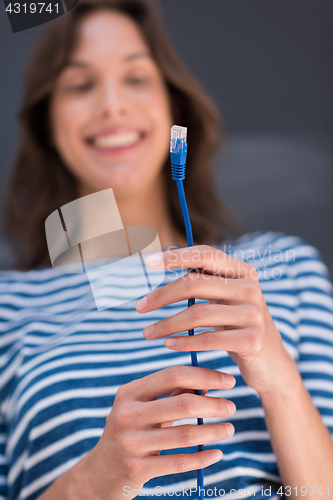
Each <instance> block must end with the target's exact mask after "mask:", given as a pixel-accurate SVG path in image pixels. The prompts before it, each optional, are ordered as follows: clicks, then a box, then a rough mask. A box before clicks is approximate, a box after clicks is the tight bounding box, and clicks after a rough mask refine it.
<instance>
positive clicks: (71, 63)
mask: <svg viewBox="0 0 333 500" xmlns="http://www.w3.org/2000/svg"><path fill="white" fill-rule="evenodd" d="M141 57H149V58H151V55H150V54H149V52H135V53H134V54H129V55H128V56H126V57H124V59H123V60H124V62H130V61H134V60H135V59H140V58H141ZM89 66H90V65H89V64H88V63H85V62H83V61H69V62H68V63H67V64H66V65H65V66H64V69H65V68H89Z"/></svg>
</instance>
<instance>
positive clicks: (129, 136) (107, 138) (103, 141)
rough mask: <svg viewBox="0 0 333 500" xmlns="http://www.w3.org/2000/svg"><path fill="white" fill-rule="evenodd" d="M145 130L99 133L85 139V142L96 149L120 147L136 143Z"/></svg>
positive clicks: (143, 135)
mask: <svg viewBox="0 0 333 500" xmlns="http://www.w3.org/2000/svg"><path fill="white" fill-rule="evenodd" d="M145 135H146V134H145V132H123V133H119V134H109V135H100V136H98V137H90V138H87V139H86V143H87V144H89V145H90V146H94V147H95V148H98V149H120V148H127V147H130V146H134V145H136V144H138V143H139V142H140V141H141V140H142V139H143V138H144V137H145Z"/></svg>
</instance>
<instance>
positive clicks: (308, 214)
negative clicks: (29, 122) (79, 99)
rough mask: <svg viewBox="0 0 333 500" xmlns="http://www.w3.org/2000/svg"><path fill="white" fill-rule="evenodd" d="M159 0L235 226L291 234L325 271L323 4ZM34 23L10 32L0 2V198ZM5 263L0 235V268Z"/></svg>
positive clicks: (329, 72)
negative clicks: (200, 92)
mask: <svg viewBox="0 0 333 500" xmlns="http://www.w3.org/2000/svg"><path fill="white" fill-rule="evenodd" d="M159 3H160V5H161V7H162V10H163V12H164V15H165V20H166V23H167V26H168V29H169V33H170V35H171V38H172V39H173V42H174V44H175V46H176V48H177V49H178V51H179V52H180V54H181V56H182V57H183V59H184V60H185V62H186V63H187V64H188V66H189V67H190V68H191V69H192V71H193V72H194V73H195V74H196V75H197V77H198V78H199V79H200V80H201V81H202V83H203V84H204V85H205V87H206V88H207V90H208V92H209V93H210V95H211V96H212V97H213V99H214V100H215V101H216V103H217V104H218V106H219V107H220V109H221V111H222V113H223V115H224V119H225V124H226V128H227V142H226V146H225V149H224V151H223V153H221V154H220V155H219V157H218V158H217V159H216V162H215V172H214V175H215V178H216V181H217V184H218V187H219V190H220V193H221V196H222V198H223V199H224V200H225V201H226V202H227V203H228V204H229V205H230V206H231V207H232V208H233V209H234V210H235V211H236V212H237V213H238V214H239V220H240V223H241V225H242V229H243V232H249V231H256V230H273V231H283V232H285V233H287V234H293V235H298V236H301V237H302V238H304V239H305V240H306V241H307V242H308V243H310V244H312V245H314V246H315V247H316V248H318V250H319V251H320V252H321V255H322V257H323V259H324V261H325V263H326V264H327V266H328V267H329V269H330V272H331V276H333V250H332V247H333V228H332V219H333V197H332V194H331V193H332V188H333V149H332V143H333V141H332V135H333V57H332V56H333V2H332V0H320V2H318V0H270V1H267V0H250V1H249V0H159ZM42 29H43V26H41V27H38V28H33V29H29V30H26V31H22V32H19V33H15V34H13V33H12V32H11V29H10V24H9V21H8V19H7V17H6V12H5V8H4V6H3V4H2V3H1V5H0V68H1V69H0V72H1V73H0V74H1V77H0V110H1V115H0V149H1V156H0V176H1V200H3V195H4V190H5V179H6V173H7V171H8V164H9V162H10V160H11V158H12V155H13V153H14V151H15V147H16V144H17V140H18V127H17V122H16V113H17V109H18V105H19V102H20V97H21V91H22V73H23V70H24V67H25V64H26V60H27V58H28V56H29V53H30V49H31V47H32V45H33V44H34V42H35V40H36V38H37V37H38V35H39V33H40V32H41V31H42ZM0 215H2V207H1V213H0ZM10 261H11V254H10V251H9V249H8V247H7V245H6V243H5V241H4V238H3V236H2V232H1V231H0V268H5V267H6V266H10Z"/></svg>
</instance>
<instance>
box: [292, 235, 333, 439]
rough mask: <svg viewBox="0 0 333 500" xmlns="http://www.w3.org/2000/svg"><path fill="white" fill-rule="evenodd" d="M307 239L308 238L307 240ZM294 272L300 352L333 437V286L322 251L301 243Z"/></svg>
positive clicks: (305, 379)
mask: <svg viewBox="0 0 333 500" xmlns="http://www.w3.org/2000/svg"><path fill="white" fill-rule="evenodd" d="M303 243H304V242H303ZM291 272H292V274H293V277H294V279H295V280H296V287H297V295H298V299H299V300H298V307H297V311H296V315H297V316H298V333H299V337H298V338H299V340H298V353H299V358H298V360H296V363H297V366H298V370H299V372H300V374H301V376H302V379H303V382H304V385H305V387H306V389H307V390H308V391H309V393H310V396H311V399H312V402H313V404H314V405H315V406H316V407H317V409H318V411H319V412H320V414H321V417H322V421H323V422H324V424H325V425H326V427H327V428H328V429H329V431H330V433H331V435H332V438H333V286H332V282H331V277H330V274H329V271H328V268H327V266H326V265H325V263H324V262H323V259H322V257H321V254H320V252H318V250H317V249H316V248H314V247H312V246H311V245H308V244H305V243H304V244H303V245H302V244H301V245H300V246H299V247H298V248H297V249H296V250H295V258H294V262H293V265H292V266H291Z"/></svg>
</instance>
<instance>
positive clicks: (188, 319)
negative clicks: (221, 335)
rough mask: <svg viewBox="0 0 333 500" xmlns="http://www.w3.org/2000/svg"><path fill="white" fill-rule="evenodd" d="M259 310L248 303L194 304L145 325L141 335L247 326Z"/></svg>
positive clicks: (163, 335) (160, 335) (153, 337)
mask: <svg viewBox="0 0 333 500" xmlns="http://www.w3.org/2000/svg"><path fill="white" fill-rule="evenodd" d="M259 312H260V311H259V310H257V308H255V306H250V305H249V306H245V305H234V306H228V305H224V304H222V305H221V304H194V305H193V306H191V307H188V308H186V309H184V310H183V311H181V312H180V313H178V314H175V315H174V316H170V317H169V318H165V319H162V320H161V321H158V322H157V323H155V324H153V325H149V326H147V327H146V328H144V330H143V335H144V337H145V338H146V339H149V340H151V339H157V338H161V337H166V336H167V335H171V334H173V333H180V332H184V331H186V330H191V329H194V328H197V327H208V328H209V327H214V326H228V327H233V328H243V327H245V326H249V325H250V324H251V323H252V320H253V319H254V317H255V316H257V315H258V314H259Z"/></svg>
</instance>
